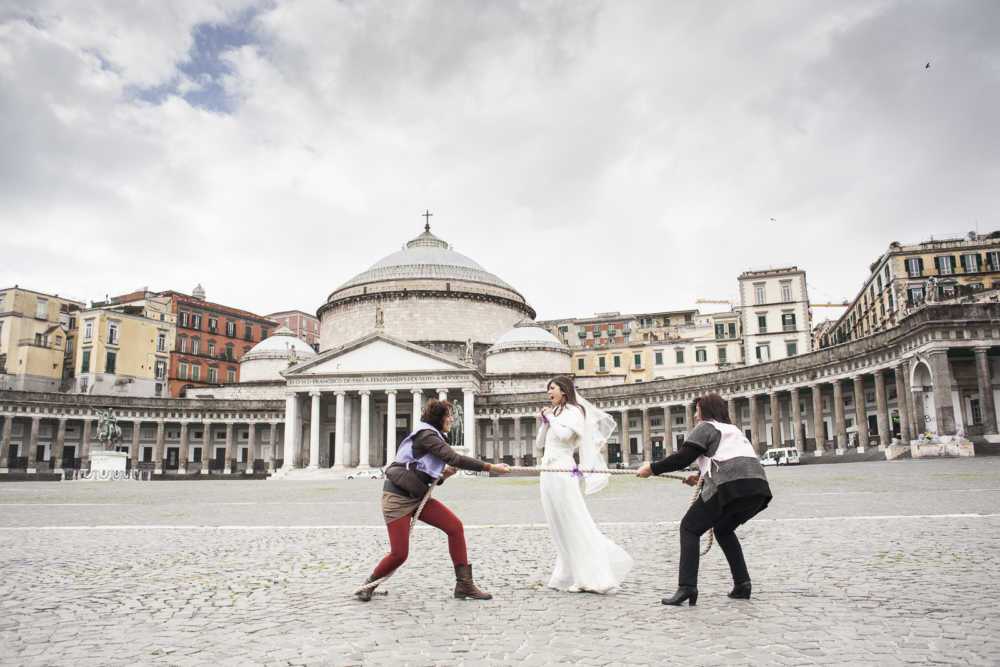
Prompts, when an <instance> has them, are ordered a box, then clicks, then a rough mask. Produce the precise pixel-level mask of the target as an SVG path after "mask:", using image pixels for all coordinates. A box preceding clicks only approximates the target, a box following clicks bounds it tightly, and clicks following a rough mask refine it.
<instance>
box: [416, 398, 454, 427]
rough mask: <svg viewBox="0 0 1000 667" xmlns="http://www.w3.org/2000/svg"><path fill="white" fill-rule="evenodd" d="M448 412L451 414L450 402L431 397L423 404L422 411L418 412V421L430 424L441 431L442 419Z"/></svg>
mask: <svg viewBox="0 0 1000 667" xmlns="http://www.w3.org/2000/svg"><path fill="white" fill-rule="evenodd" d="M450 414H452V410H451V403H450V402H448V401H439V400H438V399H436V398H432V399H431V400H429V401H427V404H426V405H424V411H423V412H422V413H421V414H420V421H422V422H424V423H425V424H430V425H431V426H433V427H434V428H436V429H437V430H439V431H441V432H442V433H443V432H444V420H445V418H447V417H448V415H450Z"/></svg>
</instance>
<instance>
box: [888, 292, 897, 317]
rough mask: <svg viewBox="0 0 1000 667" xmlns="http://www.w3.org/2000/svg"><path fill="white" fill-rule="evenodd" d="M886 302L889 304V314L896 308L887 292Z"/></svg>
mask: <svg viewBox="0 0 1000 667" xmlns="http://www.w3.org/2000/svg"><path fill="white" fill-rule="evenodd" d="M886 300H887V301H888V302H889V312H890V313H891V312H892V311H893V310H895V308H896V306H895V304H894V301H893V298H892V292H889V293H888V294H887V295H886Z"/></svg>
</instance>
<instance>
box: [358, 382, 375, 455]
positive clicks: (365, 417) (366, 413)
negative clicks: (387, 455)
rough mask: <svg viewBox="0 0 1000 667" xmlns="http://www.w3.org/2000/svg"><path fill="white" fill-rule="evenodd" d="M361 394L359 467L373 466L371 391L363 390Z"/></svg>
mask: <svg viewBox="0 0 1000 667" xmlns="http://www.w3.org/2000/svg"><path fill="white" fill-rule="evenodd" d="M359 393H360V394H361V433H360V434H359V438H358V439H359V442H360V444H359V445H358V467H359V468H370V467H371V442H370V440H371V430H372V429H371V422H370V421H369V420H370V419H371V407H372V406H371V392H370V391H362V392H359Z"/></svg>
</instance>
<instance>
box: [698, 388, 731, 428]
mask: <svg viewBox="0 0 1000 667" xmlns="http://www.w3.org/2000/svg"><path fill="white" fill-rule="evenodd" d="M694 407H695V408H701V419H702V421H713V422H720V423H722V424H732V423H733V422H732V421H731V420H730V419H729V404H728V403H726V402H725V401H724V400H722V397H721V396H719V395H718V394H716V393H711V394H705V395H704V396H701V397H699V398H696V399H694Z"/></svg>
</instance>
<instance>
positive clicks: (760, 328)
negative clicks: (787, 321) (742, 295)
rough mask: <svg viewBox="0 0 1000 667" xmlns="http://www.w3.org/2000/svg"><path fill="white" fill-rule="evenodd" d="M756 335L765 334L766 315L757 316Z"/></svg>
mask: <svg viewBox="0 0 1000 667" xmlns="http://www.w3.org/2000/svg"><path fill="white" fill-rule="evenodd" d="M757 333H767V315H757Z"/></svg>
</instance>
